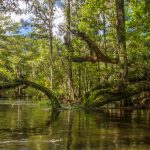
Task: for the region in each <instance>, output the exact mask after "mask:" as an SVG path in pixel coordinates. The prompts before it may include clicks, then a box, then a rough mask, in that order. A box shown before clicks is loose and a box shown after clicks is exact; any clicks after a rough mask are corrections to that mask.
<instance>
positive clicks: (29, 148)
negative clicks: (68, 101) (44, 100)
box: [0, 101, 150, 150]
mask: <svg viewBox="0 0 150 150" xmlns="http://www.w3.org/2000/svg"><path fill="white" fill-rule="evenodd" d="M49 149H50V150H57V149H58V150H109V149H110V150H149V149H150V110H121V109H109V110H108V109H105V110H101V111H95V112H93V111H92V112H91V111H81V110H65V111H60V112H59V111H58V112H57V113H54V112H51V110H50V109H49V108H48V106H39V105H35V103H33V102H24V103H22V102H21V103H18V102H17V103H16V102H12V103H10V102H8V103H6V101H5V102H4V103H2V102H1V103H0V150H49Z"/></svg>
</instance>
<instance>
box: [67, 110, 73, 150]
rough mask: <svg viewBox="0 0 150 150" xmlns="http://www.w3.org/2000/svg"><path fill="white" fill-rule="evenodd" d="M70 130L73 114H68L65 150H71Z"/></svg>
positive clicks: (70, 112)
mask: <svg viewBox="0 0 150 150" xmlns="http://www.w3.org/2000/svg"><path fill="white" fill-rule="evenodd" d="M72 128H73V112H72V111H69V112H68V135H67V145H66V150H71V145H72Z"/></svg>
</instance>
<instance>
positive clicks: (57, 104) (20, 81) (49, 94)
mask: <svg viewBox="0 0 150 150" xmlns="http://www.w3.org/2000/svg"><path fill="white" fill-rule="evenodd" d="M20 85H26V86H30V87H32V88H35V89H37V90H39V91H41V92H43V93H44V94H45V95H46V96H47V97H48V98H49V99H50V100H51V104H52V109H57V108H61V105H60V102H59V100H58V99H57V97H56V96H55V95H54V94H53V93H52V91H50V90H49V89H48V88H46V87H44V86H42V85H39V84H37V83H34V82H32V81H29V80H25V79H17V80H14V83H10V84H6V85H0V90H8V89H12V88H15V87H18V86H20Z"/></svg>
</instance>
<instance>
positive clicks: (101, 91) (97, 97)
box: [85, 81, 150, 107]
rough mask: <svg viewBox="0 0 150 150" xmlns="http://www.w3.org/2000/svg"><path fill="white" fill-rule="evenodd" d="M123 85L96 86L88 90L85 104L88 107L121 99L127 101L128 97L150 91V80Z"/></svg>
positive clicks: (99, 105)
mask: <svg viewBox="0 0 150 150" xmlns="http://www.w3.org/2000/svg"><path fill="white" fill-rule="evenodd" d="M120 87H121V86H116V87H111V86H110V87H106V88H100V87H99V88H98V87H97V88H95V89H93V90H91V92H88V94H87V95H86V97H85V106H88V107H101V106H104V105H106V104H109V103H112V102H116V101H121V100H124V101H126V100H127V99H128V98H131V97H132V96H135V95H137V94H140V93H142V92H147V91H148V92H150V82H148V81H141V82H138V83H134V84H131V83H129V84H128V85H127V86H125V87H124V88H123V87H121V88H120Z"/></svg>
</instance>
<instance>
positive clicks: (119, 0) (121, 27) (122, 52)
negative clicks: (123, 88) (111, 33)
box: [116, 0, 128, 83]
mask: <svg viewBox="0 0 150 150" xmlns="http://www.w3.org/2000/svg"><path fill="white" fill-rule="evenodd" d="M116 13H117V41H118V51H119V56H120V57H119V59H120V66H121V78H122V80H123V82H124V83H126V82H127V80H128V66H127V52H126V35H125V34H126V31H125V14H124V0H116Z"/></svg>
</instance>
